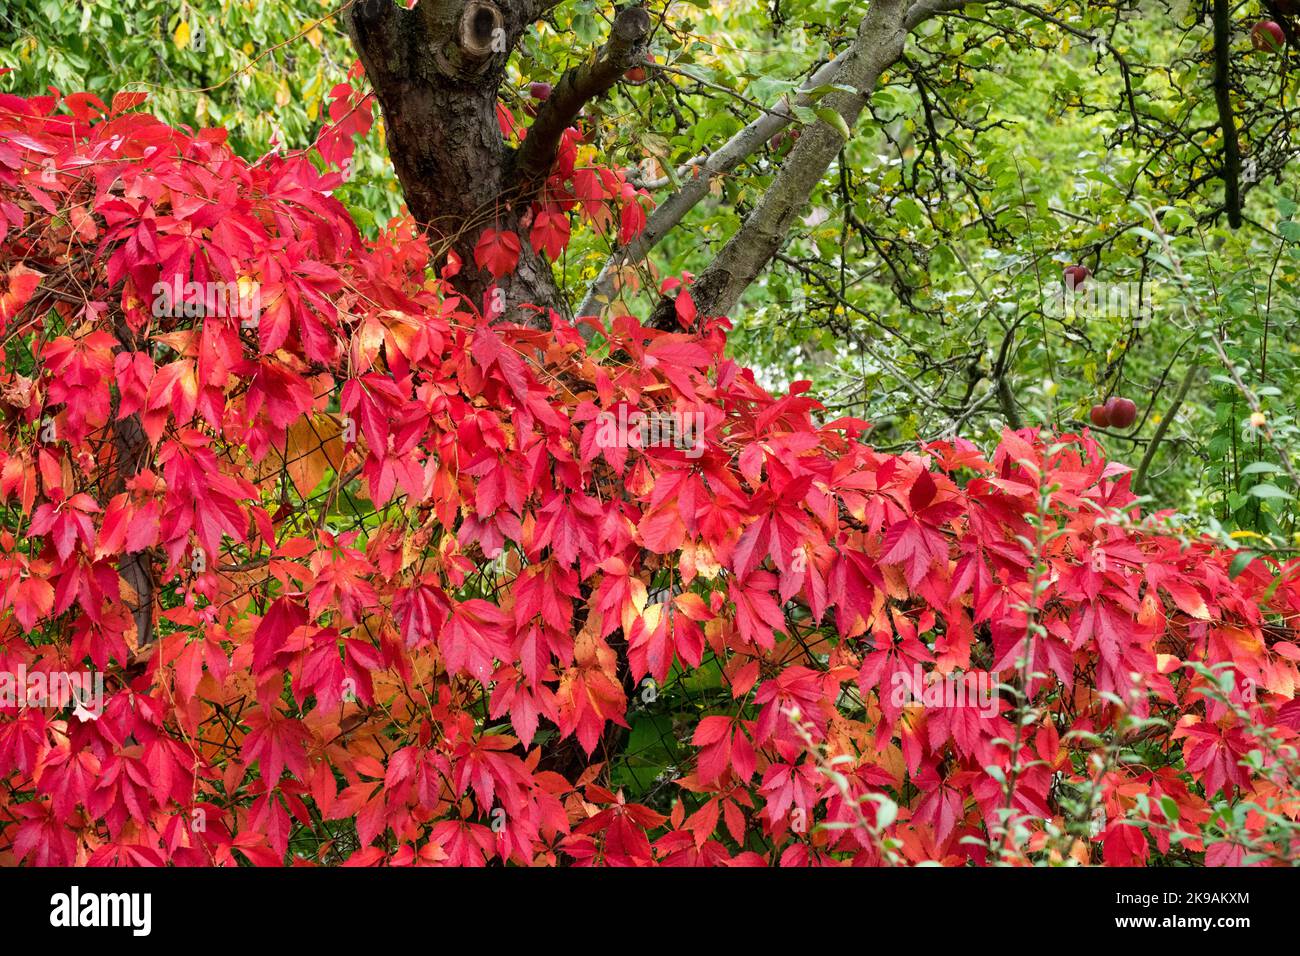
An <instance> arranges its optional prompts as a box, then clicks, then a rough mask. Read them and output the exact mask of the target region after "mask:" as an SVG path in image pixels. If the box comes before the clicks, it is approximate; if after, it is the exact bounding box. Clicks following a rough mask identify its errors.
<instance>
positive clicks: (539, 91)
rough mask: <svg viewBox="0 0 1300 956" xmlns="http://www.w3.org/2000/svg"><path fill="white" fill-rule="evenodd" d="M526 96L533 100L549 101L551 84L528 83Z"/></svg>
mask: <svg viewBox="0 0 1300 956" xmlns="http://www.w3.org/2000/svg"><path fill="white" fill-rule="evenodd" d="M528 95H529V96H531V97H532V98H533V99H535V100H549V99H550V98H551V84H550V83H529V84H528Z"/></svg>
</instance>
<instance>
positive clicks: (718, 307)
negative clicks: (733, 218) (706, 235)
mask: <svg viewBox="0 0 1300 956" xmlns="http://www.w3.org/2000/svg"><path fill="white" fill-rule="evenodd" d="M932 2H937V0H932ZM908 12H909V10H908V9H907V8H905V7H904V4H903V0H874V2H873V3H872V4H871V6H870V7H869V8H868V10H867V15H866V16H865V17H864V18H863V20H862V23H861V24H860V25H859V26H858V31H857V35H856V36H855V37H854V40H853V45H852V46H851V47H850V48H849V50H848V53H847V56H846V57H845V59H844V63H843V65H842V66H841V68H840V69H839V71H838V72H837V73H836V75H835V77H834V83H835V84H836V86H837V87H849V89H836V90H835V91H833V92H831V93H829V94H827V95H826V96H825V97H823V98H822V100H821V103H822V105H823V106H824V107H826V108H829V109H831V110H834V111H835V112H836V113H838V114H839V116H840V117H841V118H842V119H843V121H844V123H845V124H846V125H847V127H848V128H849V129H852V128H853V125H854V123H856V122H857V119H858V116H859V114H860V113H861V112H862V110H863V109H864V108H865V107H866V103H867V97H868V96H869V95H870V93H871V91H872V90H873V89H874V88H875V86H876V83H877V81H878V80H879V79H880V74H881V73H883V72H884V71H885V69H886V68H888V67H889V66H890V65H891V64H892V63H894V62H895V61H896V60H898V58H899V57H900V56H902V53H903V44H904V40H905V38H906V36H907V31H906V29H905V26H904V23H905V20H906V18H907V14H908ZM843 147H844V137H843V136H842V135H841V133H840V131H839V130H838V129H836V127H834V126H832V125H831V124H830V123H828V122H826V121H825V120H821V121H820V122H818V123H815V124H812V125H810V126H809V127H808V128H807V130H806V131H805V133H804V135H803V136H802V137H801V138H800V139H799V141H798V143H796V144H795V146H794V149H792V150H791V152H790V155H789V157H788V158H787V159H786V162H785V163H784V164H783V165H782V167H781V169H780V172H778V173H777V175H776V178H775V179H774V180H773V182H772V185H771V187H770V188H769V189H768V190H767V192H766V193H764V194H763V196H762V198H761V199H760V200H759V202H758V204H757V206H755V207H754V210H753V211H752V212H751V213H750V214H749V216H748V217H747V218H746V219H745V222H744V223H743V224H742V226H741V228H740V229H739V231H737V233H736V234H735V235H734V236H732V237H731V239H730V240H729V241H728V242H727V244H726V245H725V246H724V247H723V249H722V251H721V252H720V253H719V254H718V256H717V257H716V258H715V259H714V260H713V262H711V263H710V264H709V266H708V268H706V269H705V270H704V272H703V273H701V274H700V277H699V279H698V280H697V281H696V283H695V285H694V286H693V287H692V288H691V296H692V298H693V299H694V301H695V304H696V307H697V309H698V311H699V314H700V315H702V316H714V315H725V314H727V313H729V312H730V311H731V310H732V309H733V308H734V307H735V305H736V303H737V302H739V301H740V296H741V293H743V292H744V291H745V289H746V288H748V286H749V285H750V283H752V282H753V281H754V279H755V278H757V276H758V274H759V273H760V272H761V271H762V270H763V269H764V268H765V267H766V266H767V264H768V263H769V262H770V261H771V260H772V257H773V256H774V255H776V252H777V250H778V249H780V247H781V244H782V243H783V242H784V241H785V237H786V235H787V234H788V233H789V231H790V229H791V227H792V226H793V225H794V221H795V218H796V217H797V215H798V214H799V212H800V210H802V209H803V207H804V206H805V205H806V204H807V202H808V199H809V197H810V196H811V195H812V192H813V190H814V189H815V188H816V187H817V184H818V183H819V182H820V181H821V179H822V177H823V176H824V175H825V174H826V170H827V168H828V167H829V166H830V164H831V162H832V161H833V160H834V159H835V157H836V156H838V155H839V154H840V151H841V149H843ZM674 321H675V309H674V302H673V300H672V299H671V298H669V297H665V298H663V299H661V300H660V302H659V305H658V306H657V307H656V309H655V312H654V314H653V315H652V317H651V320H650V323H649V324H651V325H653V326H655V327H658V328H671V327H672V326H673V324H674Z"/></svg>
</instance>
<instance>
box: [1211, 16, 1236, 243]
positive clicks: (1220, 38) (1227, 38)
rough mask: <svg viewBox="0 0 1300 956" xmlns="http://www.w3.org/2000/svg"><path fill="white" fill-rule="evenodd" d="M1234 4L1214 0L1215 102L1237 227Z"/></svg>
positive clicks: (1231, 219) (1226, 192)
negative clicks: (1232, 81) (1231, 80)
mask: <svg viewBox="0 0 1300 956" xmlns="http://www.w3.org/2000/svg"><path fill="white" fill-rule="evenodd" d="M1231 7H1232V5H1231V2H1230V0H1214V102H1215V103H1216V104H1217V105H1218V108H1219V129H1220V130H1222V132H1223V172H1222V176H1223V203H1224V206H1225V207H1226V208H1227V211H1228V225H1230V226H1231V227H1232V228H1233V229H1236V228H1238V227H1239V226H1240V225H1241V146H1240V145H1239V144H1238V142H1237V123H1236V120H1234V119H1233V116H1232V90H1231V89H1230V88H1229V85H1228V79H1229V77H1228V69H1229V62H1230V60H1229V58H1230V57H1231V55H1232V51H1231V49H1230V47H1231V44H1232V9H1231Z"/></svg>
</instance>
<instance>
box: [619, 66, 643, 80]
mask: <svg viewBox="0 0 1300 956" xmlns="http://www.w3.org/2000/svg"><path fill="white" fill-rule="evenodd" d="M645 77H646V73H645V67H644V66H634V67H632V69H630V70H628V71H627V72H626V73H624V74H623V79H625V80H627V81H628V82H629V83H637V84H641V83H644V82H645Z"/></svg>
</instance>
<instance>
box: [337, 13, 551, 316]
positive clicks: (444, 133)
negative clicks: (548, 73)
mask: <svg viewBox="0 0 1300 956" xmlns="http://www.w3.org/2000/svg"><path fill="white" fill-rule="evenodd" d="M528 15H530V8H529V6H528V5H526V4H520V3H500V4H498V3H494V2H490V0H421V3H420V4H419V5H418V6H416V8H415V9H414V10H406V9H403V8H402V7H398V6H396V5H395V4H394V3H393V2H392V0H358V2H356V3H354V4H353V5H352V6H351V7H350V8H349V9H348V11H347V12H346V14H345V20H346V22H347V27H348V31H349V33H350V34H351V36H352V41H353V44H354V45H355V47H356V49H357V53H358V55H359V56H360V58H361V62H362V65H363V66H364V67H365V69H366V74H367V76H368V77H369V78H370V81H371V83H372V84H373V86H374V89H375V94H376V96H377V97H378V99H379V105H380V108H381V109H382V111H383V116H384V123H385V132H386V135H387V140H388V150H389V153H390V155H391V157H392V160H393V168H394V170H395V171H396V173H397V178H398V180H399V181H400V182H401V184H402V191H403V192H404V194H405V196H406V204H407V207H408V208H409V209H410V211H411V214H412V215H413V216H414V217H415V219H416V220H417V221H418V222H419V223H420V224H421V225H422V226H423V227H424V228H425V230H426V232H427V234H428V236H429V239H430V243H431V245H432V247H433V249H434V252H435V255H436V256H437V259H438V261H440V262H441V261H442V260H443V259H444V258H445V256H446V254H447V253H448V252H454V253H455V254H456V255H457V256H458V257H459V259H460V262H461V267H460V272H459V274H457V275H456V276H455V277H453V278H452V280H451V284H452V286H453V287H454V288H455V289H456V291H457V292H460V293H461V294H462V295H464V296H465V297H466V298H467V299H468V300H469V301H470V302H471V303H472V304H473V305H474V306H475V308H477V309H479V310H482V311H483V313H484V314H485V315H489V316H490V317H492V318H505V319H508V320H512V321H520V322H526V323H530V324H537V323H538V317H537V314H536V313H534V312H532V311H529V310H522V309H520V308H519V307H520V306H521V305H522V304H524V303H532V304H534V305H538V306H542V307H544V308H550V309H556V310H557V311H559V312H560V313H561V314H564V313H565V305H564V302H563V300H562V298H561V296H560V294H559V290H558V289H557V288H556V285H555V281H554V279H553V278H552V276H551V270H550V267H549V266H548V265H547V263H546V262H545V261H544V260H543V259H542V258H541V257H540V256H539V255H537V254H536V253H535V252H533V250H532V247H531V245H530V244H529V243H528V241H527V236H528V231H527V229H525V228H523V226H522V224H521V221H520V220H521V216H522V214H523V213H524V212H525V211H526V209H527V201H526V200H525V201H524V202H518V201H517V199H518V198H519V190H518V189H517V188H516V184H515V183H512V182H510V181H509V180H508V176H509V169H510V163H509V151H508V148H507V146H506V144H505V141H504V139H503V138H502V136H501V128H500V126H499V125H498V123H497V116H496V103H497V92H498V90H499V88H500V85H501V79H502V76H503V75H504V69H505V63H506V60H507V58H508V57H509V55H510V50H511V49H512V48H513V47H514V44H515V42H516V41H517V40H518V39H519V36H520V34H521V33H522V32H523V30H524V28H525V26H527V23H528V21H527V20H525V19H524V17H525V16H528ZM487 228H495V229H498V230H510V231H511V232H514V233H515V234H516V235H518V236H520V238H521V239H522V240H523V241H522V242H521V246H522V249H521V251H520V256H519V266H518V268H517V269H516V270H515V272H514V273H513V274H511V275H509V276H506V277H504V278H502V279H501V280H500V281H499V282H498V283H496V285H497V286H498V288H499V289H500V293H501V294H500V295H499V296H494V297H493V300H494V301H490V302H487V303H485V301H484V300H485V295H486V294H487V292H488V290H489V289H490V288H491V287H492V286H493V285H494V281H495V280H494V279H493V277H492V275H491V274H490V273H488V272H487V271H486V270H484V269H480V268H479V267H478V265H477V264H476V263H475V261H474V247H475V245H476V244H477V243H478V240H479V236H480V235H481V234H482V233H483V230H484V229H487ZM493 306H497V307H498V308H493ZM542 319H543V321H544V319H545V317H544V316H543V317H542Z"/></svg>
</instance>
